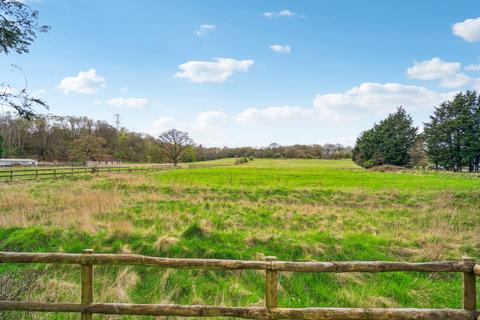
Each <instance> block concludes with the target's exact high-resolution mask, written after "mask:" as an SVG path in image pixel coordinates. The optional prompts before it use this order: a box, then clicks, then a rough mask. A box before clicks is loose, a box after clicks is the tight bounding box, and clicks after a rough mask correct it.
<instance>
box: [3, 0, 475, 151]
mask: <svg viewBox="0 0 480 320" xmlns="http://www.w3.org/2000/svg"><path fill="white" fill-rule="evenodd" d="M28 3H29V4H30V5H31V6H32V7H34V8H36V9H38V10H39V11H40V20H41V22H42V23H45V24H49V25H50V26H51V27H52V29H51V31H50V32H49V33H47V34H41V35H40V36H39V38H38V40H37V41H36V43H35V44H34V45H33V46H32V47H31V51H30V53H29V54H27V55H22V56H19V55H15V54H11V55H8V56H2V57H0V73H1V74H2V80H7V81H9V82H11V83H12V84H13V85H14V86H15V85H16V86H20V85H21V83H22V75H21V74H19V73H18V72H12V71H11V69H12V68H11V67H10V65H11V64H17V65H19V66H21V67H22V69H23V70H24V72H25V74H26V75H27V76H28V82H29V89H30V90H31V91H32V92H35V93H36V94H37V95H38V96H41V97H42V98H44V99H45V100H46V101H47V102H48V103H49V104H50V105H51V109H50V112H51V113H54V114H62V115H85V116H89V117H91V118H93V119H102V120H106V121H109V122H112V123H113V118H114V114H115V113H118V114H120V117H121V124H122V126H124V127H126V128H128V129H130V130H136V131H142V132H146V133H150V134H153V135H155V134H158V133H160V132H162V131H163V130H166V129H169V128H172V127H176V128H179V129H182V130H186V131H188V132H190V134H191V136H192V138H193V139H194V140H195V141H196V142H197V143H202V144H205V145H209V146H224V145H231V146H244V145H250V146H262V145H268V144H269V143H271V142H276V143H280V144H294V143H305V144H313V143H326V142H332V143H335V142H339V143H343V144H350V145H351V144H353V143H354V141H355V138H356V137H357V136H358V134H359V133H360V132H361V131H362V130H365V129H368V128H369V127H370V126H371V125H372V124H373V123H374V122H376V121H378V120H379V119H381V118H382V117H384V116H385V115H386V114H388V113H389V112H391V111H393V110H394V109H395V108H396V107H397V106H399V105H403V106H404V107H405V108H406V109H407V111H409V112H410V113H411V114H412V115H413V117H414V119H415V122H416V124H417V125H419V126H421V123H422V122H423V121H426V120H427V119H428V115H429V114H431V112H432V110H433V106H434V105H437V104H438V103H440V102H441V101H443V100H445V99H449V98H450V97H452V95H454V94H455V93H456V92H459V91H461V90H465V89H475V88H478V89H480V71H479V70H480V50H479V49H480V18H479V17H480V3H479V2H478V1H455V2H454V1H428V0H423V1H400V0H398V1H353V0H351V1H300V0H295V1H282V0H272V1H220V0H219V1H193V0H192V1H182V0H178V1H153V0H152V1H144V0H142V1H126V0H122V1H107V0H101V1H86V0H75V1H73V0H72V1H60V0H35V1H33V0H31V1H29V2H28Z"/></svg>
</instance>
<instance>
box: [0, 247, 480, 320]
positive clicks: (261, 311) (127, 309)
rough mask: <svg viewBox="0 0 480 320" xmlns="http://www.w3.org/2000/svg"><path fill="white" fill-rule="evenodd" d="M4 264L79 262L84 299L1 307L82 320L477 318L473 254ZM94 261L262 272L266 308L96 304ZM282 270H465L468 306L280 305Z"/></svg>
mask: <svg viewBox="0 0 480 320" xmlns="http://www.w3.org/2000/svg"><path fill="white" fill-rule="evenodd" d="M0 263H48V264H77V265H79V266H80V268H81V294H80V296H81V303H80V304H76V303H43V302H24V301H1V300H0V311H27V312H74V313H81V315H82V320H91V319H92V314H114V315H138V316H182V317H236V318H246V319H311V320H350V319H351V320H362V319H365V320H368V319H380V320H382V319H384V320H400V319H407V320H408V319H412V320H413V319H416V320H420V319H424V320H433V319H435V320H447V319H451V320H457V319H458V320H472V319H477V316H478V312H477V310H476V308H477V306H476V300H477V296H476V276H477V275H480V265H479V264H476V261H475V260H474V259H472V258H468V257H464V258H463V259H462V261H438V262H391V261H345V262H336V261H335V262H290V261H277V258H276V257H272V256H269V257H265V259H264V260H261V261H245V260H222V259H182V258H159V257H150V256H143V255H135V254H94V253H93V250H92V249H85V250H83V251H82V253H81V254H74V253H24V252H0ZM95 265H142V266H153V267H161V268H174V269H217V270H263V271H265V307H219V306H207V305H171V304H125V303H96V302H94V297H93V279H94V277H93V275H94V266H95ZM279 272H460V273H462V274H463V309H410V308H282V307H278V273H279ZM479 320H480V318H479Z"/></svg>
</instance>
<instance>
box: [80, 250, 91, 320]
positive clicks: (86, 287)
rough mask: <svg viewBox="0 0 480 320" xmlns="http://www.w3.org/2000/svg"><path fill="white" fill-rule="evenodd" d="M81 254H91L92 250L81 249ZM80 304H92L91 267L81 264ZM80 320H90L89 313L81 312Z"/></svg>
mask: <svg viewBox="0 0 480 320" xmlns="http://www.w3.org/2000/svg"><path fill="white" fill-rule="evenodd" d="M82 254H93V249H83V250H82ZM81 278H82V304H84V305H86V304H91V303H92V302H93V265H91V264H82V277H81ZM82 320H92V314H91V313H85V312H82Z"/></svg>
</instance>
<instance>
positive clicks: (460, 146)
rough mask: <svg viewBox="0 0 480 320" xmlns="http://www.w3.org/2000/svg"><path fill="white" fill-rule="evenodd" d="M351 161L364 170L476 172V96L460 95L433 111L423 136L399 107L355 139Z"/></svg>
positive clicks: (479, 133)
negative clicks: (393, 167)
mask: <svg viewBox="0 0 480 320" xmlns="http://www.w3.org/2000/svg"><path fill="white" fill-rule="evenodd" d="M352 158H353V160H354V161H355V162H356V163H357V164H359V165H361V166H363V167H366V168H370V167H373V166H379V165H396V166H411V167H427V166H429V167H432V168H435V169H442V170H450V171H466V170H468V171H469V172H479V171H480V96H479V95H477V93H476V92H475V91H466V92H460V93H458V94H457V95H455V97H454V98H453V99H452V100H448V101H445V102H443V103H441V104H440V105H439V106H437V107H435V108H434V112H433V114H432V115H431V116H430V120H429V121H428V122H426V123H424V130H423V132H421V133H419V132H418V128H417V127H414V126H413V120H412V117H411V116H410V115H409V114H408V113H407V112H406V111H405V109H404V108H403V107H399V108H398V109H397V110H396V111H395V112H394V113H392V114H390V115H389V116H388V117H387V118H385V119H384V120H382V121H380V122H379V123H377V124H375V125H374V126H373V127H372V128H371V129H369V130H366V131H364V132H362V133H361V134H360V136H359V137H358V138H357V141H356V144H355V147H354V149H353V154H352Z"/></svg>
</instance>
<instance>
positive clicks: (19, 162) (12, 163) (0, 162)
mask: <svg viewBox="0 0 480 320" xmlns="http://www.w3.org/2000/svg"><path fill="white" fill-rule="evenodd" d="M37 165H38V161H37V160H33V159H0V167H36V166H37Z"/></svg>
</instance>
